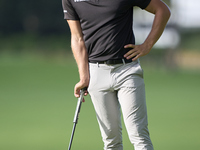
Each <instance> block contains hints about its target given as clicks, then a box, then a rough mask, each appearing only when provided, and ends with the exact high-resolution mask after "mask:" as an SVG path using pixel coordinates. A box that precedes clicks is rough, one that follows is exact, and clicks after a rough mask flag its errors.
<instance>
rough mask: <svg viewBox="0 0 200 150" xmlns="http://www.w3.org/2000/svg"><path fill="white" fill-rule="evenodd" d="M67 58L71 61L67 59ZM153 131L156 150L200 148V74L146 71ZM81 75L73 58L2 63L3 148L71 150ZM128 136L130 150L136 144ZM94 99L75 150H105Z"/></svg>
mask: <svg viewBox="0 0 200 150" xmlns="http://www.w3.org/2000/svg"><path fill="white" fill-rule="evenodd" d="M66 59H67V58H66ZM144 70H145V82H146V95H147V107H148V115H149V129H150V133H151V138H152V141H153V144H154V147H155V150H188V149H189V150H198V149H200V142H199V135H200V130H199V126H200V109H199V106H200V73H199V72H196V73H191V72H189V71H176V72H170V71H166V70H165V71H159V70H156V69H153V70H151V69H149V68H145V66H144ZM77 81H78V72H77V68H76V64H75V63H74V61H73V59H70V60H66V61H64V62H59V63H58V62H57V61H56V62H55V61H50V60H38V59H32V60H28V59H27V60H24V59H22V60H21V59H20V58H17V59H7V58H3V59H2V58H1V60H0V149H1V150H66V149H67V147H68V143H69V140H70V135H71V130H72V126H73V122H72V121H73V117H74V112H75V108H76V100H77V99H76V98H74V96H73V88H74V84H75V83H76V82H77ZM123 133H124V150H131V149H133V148H132V145H131V144H130V143H129V140H128V138H127V134H126V129H125V128H123ZM102 147H103V144H102V141H101V136H100V132H99V129H98V124H97V121H96V118H95V112H94V109H93V106H92V103H91V101H90V98H89V96H88V97H86V102H85V103H83V105H82V108H81V114H80V118H79V122H78V125H77V128H76V133H75V137H74V141H73V145H72V150H81V149H82V150H102V149H103V148H102Z"/></svg>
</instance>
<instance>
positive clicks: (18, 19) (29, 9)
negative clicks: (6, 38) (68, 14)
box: [0, 0, 68, 35]
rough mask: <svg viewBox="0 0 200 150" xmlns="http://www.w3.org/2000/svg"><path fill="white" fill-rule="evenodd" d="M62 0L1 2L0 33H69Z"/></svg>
mask: <svg viewBox="0 0 200 150" xmlns="http://www.w3.org/2000/svg"><path fill="white" fill-rule="evenodd" d="M67 31H68V28H66V24H65V22H64V21H63V11H62V4H61V0H48V1H46V0H28V1H27V0H9V1H7V0H1V1H0V33H1V34H2V35H7V34H15V33H22V32H26V33H34V34H42V35H47V34H55V33H56V34H60V33H63V32H67Z"/></svg>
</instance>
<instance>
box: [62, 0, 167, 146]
mask: <svg viewBox="0 0 200 150" xmlns="http://www.w3.org/2000/svg"><path fill="white" fill-rule="evenodd" d="M62 4H63V9H64V18H65V19H66V20H67V22H68V24H69V27H70V30H71V47H72V51H73V54H74V57H75V60H76V62H77V65H78V69H79V75H80V81H79V82H78V83H77V84H76V85H75V87H74V95H75V96H76V97H79V96H80V89H82V88H84V87H88V91H87V92H86V93H85V95H87V94H88V92H89V94H90V96H91V99H92V102H93V105H94V108H95V111H96V116H97V120H98V123H99V127H100V130H101V135H102V139H103V142H104V149H105V150H122V149H123V145H122V129H121V117H120V116H121V114H120V113H121V112H120V108H121V109H122V114H123V118H124V122H125V125H126V128H127V132H128V135H129V138H130V141H131V143H132V144H133V145H134V148H135V150H153V146H152V143H151V140H150V137H149V131H148V127H147V126H148V123H147V110H146V100H145V88H144V80H143V70H142V69H141V67H140V64H139V59H138V58H140V57H142V56H144V55H147V54H148V53H149V52H150V50H151V48H152V47H153V45H154V44H155V43H156V41H157V40H158V39H159V37H160V36H161V34H162V32H163V30H164V28H165V26H166V24H167V21H168V19H169V17H170V11H169V8H168V7H167V6H166V5H165V4H164V3H163V2H162V1H160V0H62ZM133 6H138V7H140V8H142V9H145V10H146V11H148V12H150V13H153V14H155V18H154V21H153V25H152V29H151V31H150V33H149V35H148V37H147V38H146V40H145V41H144V43H142V44H141V45H134V44H135V38H134V34H133V31H132V21H133Z"/></svg>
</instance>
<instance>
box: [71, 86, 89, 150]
mask: <svg viewBox="0 0 200 150" xmlns="http://www.w3.org/2000/svg"><path fill="white" fill-rule="evenodd" d="M85 90H86V88H83V89H81V90H80V97H79V98H78V101H77V106H76V111H75V115H74V120H73V123H74V125H73V129H72V134H71V139H70V142H69V147H68V150H70V149H71V146H72V141H73V137H74V133H75V128H76V124H77V123H78V117H79V113H80V109H81V104H82V101H83V96H84V93H85Z"/></svg>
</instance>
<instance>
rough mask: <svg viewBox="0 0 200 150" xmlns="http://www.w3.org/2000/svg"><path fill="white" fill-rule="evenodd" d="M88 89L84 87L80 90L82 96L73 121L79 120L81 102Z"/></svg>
mask: <svg viewBox="0 0 200 150" xmlns="http://www.w3.org/2000/svg"><path fill="white" fill-rule="evenodd" d="M86 89H87V88H83V89H81V90H80V97H79V98H78V101H77V106H76V111H75V115H74V120H73V123H77V122H78V116H79V113H80V110H81V104H82V101H83V97H84V93H85V90H86Z"/></svg>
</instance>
